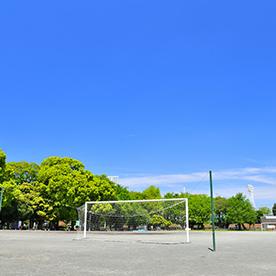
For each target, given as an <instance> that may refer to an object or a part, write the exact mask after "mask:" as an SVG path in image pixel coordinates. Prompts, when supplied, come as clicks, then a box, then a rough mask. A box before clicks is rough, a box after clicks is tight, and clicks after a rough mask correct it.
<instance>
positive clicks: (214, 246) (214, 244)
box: [209, 171, 216, 251]
mask: <svg viewBox="0 0 276 276" xmlns="http://www.w3.org/2000/svg"><path fill="white" fill-rule="evenodd" d="M209 174H210V192H211V206H212V232H213V251H216V239H215V213H214V198H213V183H212V171H210V172H209Z"/></svg>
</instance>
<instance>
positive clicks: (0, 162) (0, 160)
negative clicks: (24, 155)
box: [0, 149, 6, 186]
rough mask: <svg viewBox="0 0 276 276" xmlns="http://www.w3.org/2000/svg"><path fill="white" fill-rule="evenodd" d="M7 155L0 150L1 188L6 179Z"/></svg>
mask: <svg viewBox="0 0 276 276" xmlns="http://www.w3.org/2000/svg"><path fill="white" fill-rule="evenodd" d="M5 166H6V154H5V153H4V152H3V151H2V149H0V186H2V185H1V184H2V182H3V181H4V178H5Z"/></svg>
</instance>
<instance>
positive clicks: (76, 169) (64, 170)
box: [38, 157, 115, 223]
mask: <svg viewBox="0 0 276 276" xmlns="http://www.w3.org/2000/svg"><path fill="white" fill-rule="evenodd" d="M38 182H39V189H40V192H41V195H42V197H43V199H44V200H45V201H46V202H47V203H48V206H47V209H46V210H44V213H45V214H46V218H47V219H48V220H50V221H53V222H54V221H55V222H56V223H57V222H58V221H59V220H71V219H72V220H74V219H76V217H77V213H76V210H75V209H74V208H72V207H78V206H81V205H82V204H84V202H85V201H98V200H112V199H115V184H114V183H113V182H112V181H109V180H108V179H107V178H106V176H104V175H103V176H96V175H93V174H92V173H91V172H90V171H87V170H84V165H83V163H81V162H80V161H78V160H75V159H72V158H68V157H63V158H60V157H49V158H47V159H45V160H44V161H43V162H42V163H41V165H40V171H39V174H38ZM51 207H52V208H51Z"/></svg>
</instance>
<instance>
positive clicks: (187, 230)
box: [186, 198, 190, 242]
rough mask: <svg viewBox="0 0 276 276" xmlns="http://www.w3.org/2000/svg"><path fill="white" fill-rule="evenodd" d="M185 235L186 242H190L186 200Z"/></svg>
mask: <svg viewBox="0 0 276 276" xmlns="http://www.w3.org/2000/svg"><path fill="white" fill-rule="evenodd" d="M186 233H187V242H190V237H189V210H188V198H187V199H186Z"/></svg>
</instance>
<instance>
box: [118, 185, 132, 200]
mask: <svg viewBox="0 0 276 276" xmlns="http://www.w3.org/2000/svg"><path fill="white" fill-rule="evenodd" d="M115 189H116V192H115V194H116V199H117V200H130V199H131V195H130V192H129V190H128V188H127V187H124V186H122V185H120V184H117V185H116V188H115Z"/></svg>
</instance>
